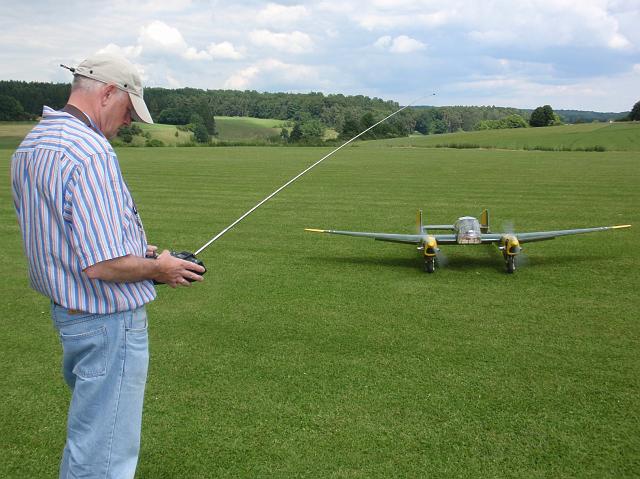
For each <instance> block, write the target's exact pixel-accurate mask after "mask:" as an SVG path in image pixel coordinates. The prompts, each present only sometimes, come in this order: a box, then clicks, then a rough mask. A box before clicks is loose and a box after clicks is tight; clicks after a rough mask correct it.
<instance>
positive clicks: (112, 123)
mask: <svg viewBox="0 0 640 479" xmlns="http://www.w3.org/2000/svg"><path fill="white" fill-rule="evenodd" d="M70 70H71V71H72V72H74V80H73V84H72V88H71V95H70V97H69V100H68V103H67V105H66V106H65V107H64V108H63V109H62V110H61V111H54V110H52V109H51V108H48V107H46V106H45V107H44V110H43V114H42V120H41V121H40V123H39V124H38V125H37V126H36V127H35V128H34V129H33V130H32V131H31V132H30V133H29V134H28V135H27V137H26V138H25V139H24V141H23V142H22V143H21V145H20V146H19V147H18V149H17V150H16V152H15V153H14V155H13V157H12V161H11V175H12V186H13V199H14V205H15V208H16V212H17V215H18V222H19V224H20V229H21V231H22V239H23V246H24V250H25V253H26V256H27V259H28V263H29V278H30V282H31V285H32V287H33V288H34V289H35V290H37V291H39V292H41V293H42V294H44V295H46V296H48V297H49V298H51V303H52V306H51V308H52V317H53V322H54V325H55V327H56V329H57V330H58V332H59V335H60V338H61V342H62V348H63V373H64V378H65V381H66V382H67V384H68V385H69V387H70V388H71V391H72V395H71V404H70V408H69V417H68V424H67V441H66V444H65V448H64V452H63V457H62V462H61V467H60V477H61V478H71V477H73V478H76V477H78V478H79V477H83V478H98V477H99V478H118V479H123V478H132V477H133V476H134V473H135V469H136V464H137V460H138V452H139V447H140V425H141V420H142V402H143V396H144V387H145V383H146V378H147V364H148V337H147V317H146V313H145V309H144V305H145V304H146V303H148V302H150V301H152V300H153V299H154V298H155V290H154V288H153V280H155V281H157V282H161V283H166V284H167V285H169V286H170V287H174V288H175V287H177V286H180V285H184V286H188V285H189V284H190V281H202V276H201V275H200V274H202V273H204V268H203V267H202V266H199V265H197V264H194V263H192V262H189V261H184V260H181V259H178V258H175V257H173V256H171V254H170V253H169V251H163V252H162V253H161V254H160V255H158V256H157V257H156V259H148V258H145V256H153V257H155V256H156V255H155V250H156V248H155V247H154V246H150V245H147V242H146V237H145V233H144V230H143V228H142V223H141V221H140V218H139V216H138V212H137V210H136V207H135V203H134V202H133V199H132V197H131V194H130V193H129V189H128V188H127V185H126V183H125V182H124V180H123V178H122V175H121V172H120V166H119V163H118V159H117V157H116V154H115V152H114V150H113V148H112V147H111V145H110V144H109V142H108V141H107V138H111V137H112V136H114V135H115V134H116V133H117V131H118V129H119V128H120V127H121V126H122V125H129V124H130V123H131V120H132V118H133V119H135V120H137V121H142V122H145V123H153V121H152V119H151V115H150V114H149V110H148V109H147V107H146V105H145V103H144V100H143V97H142V85H141V81H140V76H139V75H138V72H137V71H136V69H135V67H134V66H133V65H131V63H129V62H128V61H127V60H125V59H124V58H120V57H117V56H113V55H104V54H98V55H95V56H93V57H91V58H88V59H87V60H85V61H84V62H82V63H81V64H80V65H79V66H78V67H77V68H75V69H70ZM199 273H200V274H199Z"/></svg>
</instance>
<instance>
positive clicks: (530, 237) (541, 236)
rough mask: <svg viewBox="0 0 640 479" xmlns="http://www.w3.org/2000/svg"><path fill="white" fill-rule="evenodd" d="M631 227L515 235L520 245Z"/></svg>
mask: <svg viewBox="0 0 640 479" xmlns="http://www.w3.org/2000/svg"><path fill="white" fill-rule="evenodd" d="M630 226H631V225H618V226H598V227H596V228H580V229H573V230H557V231H537V232H532V233H515V236H516V238H518V241H520V243H531V242H533V241H544V240H550V239H553V238H557V237H558V236H568V235H579V234H583V233H593V232H595V231H607V230H614V229H620V228H629V227H630Z"/></svg>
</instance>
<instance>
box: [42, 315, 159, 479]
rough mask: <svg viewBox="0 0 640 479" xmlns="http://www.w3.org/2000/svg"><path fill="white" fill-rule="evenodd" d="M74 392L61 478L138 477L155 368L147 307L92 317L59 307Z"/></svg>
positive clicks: (56, 317)
mask: <svg viewBox="0 0 640 479" xmlns="http://www.w3.org/2000/svg"><path fill="white" fill-rule="evenodd" d="M51 316H52V317H53V323H54V325H55V328H56V329H57V330H58V332H59V334H60V341H61V342H62V350H63V359H62V371H63V374H64V379H65V381H66V383H67V384H68V385H69V387H70V388H71V392H72V394H71V405H70V407H69V417H68V421H67V442H66V444H65V447H64V452H63V455H62V463H61V465H60V479H71V478H74V479H75V478H87V479H89V478H91V479H97V478H100V479H107V478H114V479H115V478H117V479H127V478H133V476H134V474H135V471H136V465H137V463H138V453H139V450H140V427H141V423H142V402H143V398H144V387H145V383H146V381H147V367H148V364H149V339H148V336H147V314H146V312H145V309H144V307H141V308H138V309H134V310H131V311H125V312H122V313H114V314H89V313H83V312H77V311H72V310H68V309H66V308H63V307H62V306H58V305H56V304H53V305H52V307H51Z"/></svg>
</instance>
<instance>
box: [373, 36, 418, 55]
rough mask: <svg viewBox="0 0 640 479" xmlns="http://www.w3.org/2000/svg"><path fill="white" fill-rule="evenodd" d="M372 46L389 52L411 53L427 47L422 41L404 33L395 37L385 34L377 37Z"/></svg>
mask: <svg viewBox="0 0 640 479" xmlns="http://www.w3.org/2000/svg"><path fill="white" fill-rule="evenodd" d="M374 46H375V47H377V48H380V49H383V50H388V51H390V52H391V53H412V52H417V51H420V50H424V49H425V48H427V46H426V45H425V44H424V43H422V42H420V41H418V40H415V39H413V38H411V37H408V36H406V35H400V36H397V37H395V38H391V36H389V35H385V36H383V37H380V38H378V39H377V40H376V42H375V43H374Z"/></svg>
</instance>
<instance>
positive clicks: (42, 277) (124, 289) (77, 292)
mask: <svg viewBox="0 0 640 479" xmlns="http://www.w3.org/2000/svg"><path fill="white" fill-rule="evenodd" d="M89 121H90V120H89ZM92 125H93V126H94V129H91V128H88V127H87V126H86V125H85V124H84V123H82V122H81V121H80V120H78V119H77V118H75V117H74V116H72V115H70V114H68V113H66V112H62V111H55V110H53V109H51V108H49V107H46V106H45V107H44V110H43V113H42V120H41V121H40V123H38V125H37V126H36V127H35V128H34V129H33V130H32V131H31V132H30V133H29V134H28V135H27V136H26V138H25V139H24V140H23V141H22V143H21V144H20V146H19V147H18V149H17V150H16V152H15V153H14V155H13V157H12V159H11V179H12V186H13V202H14V206H15V209H16V213H17V215H18V222H19V223H20V229H21V231H22V241H23V246H24V251H25V253H26V256H27V259H28V261H29V279H30V282H31V286H32V287H33V288H34V289H35V290H36V291H39V292H40V293H42V294H44V295H45V296H48V297H49V298H51V299H52V300H53V301H54V302H55V303H57V304H59V305H61V306H64V307H66V308H69V309H77V310H80V311H86V312H89V313H100V314H107V313H115V312H118V311H127V310H130V309H134V308H137V307H140V306H142V305H144V304H146V303H148V302H149V301H152V300H153V299H154V298H155V295H156V293H155V290H154V288H153V283H152V282H151V281H140V282H135V283H116V282H109V281H102V280H99V279H90V278H89V277H88V276H87V275H86V274H85V273H84V272H83V270H84V269H86V268H88V267H89V266H91V265H94V264H96V263H99V262H101V261H105V260H109V259H113V258H119V257H122V256H126V255H134V256H140V257H144V254H145V250H146V247H147V241H146V237H145V234H144V230H143V228H142V223H141V221H140V218H139V216H138V213H137V210H136V208H135V204H134V202H133V199H132V198H131V194H130V193H129V189H128V188H127V185H126V184H125V182H124V180H123V178H122V174H121V172H120V165H119V163H118V159H117V157H116V154H115V152H114V151H113V148H112V147H111V145H110V144H109V142H108V141H107V139H106V138H105V137H104V136H103V135H102V134H101V133H99V132H98V129H97V128H95V125H94V124H92Z"/></svg>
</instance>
